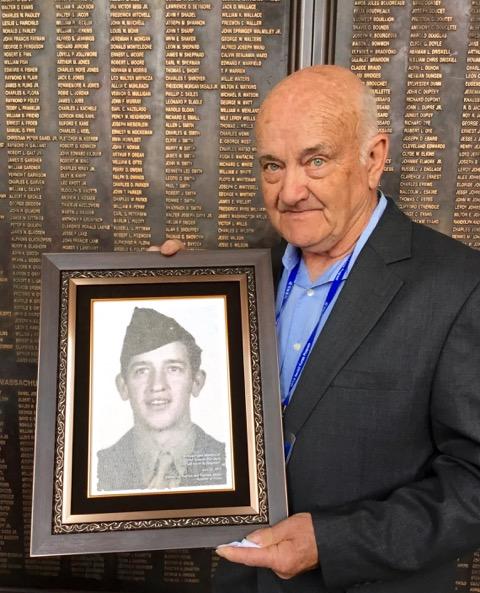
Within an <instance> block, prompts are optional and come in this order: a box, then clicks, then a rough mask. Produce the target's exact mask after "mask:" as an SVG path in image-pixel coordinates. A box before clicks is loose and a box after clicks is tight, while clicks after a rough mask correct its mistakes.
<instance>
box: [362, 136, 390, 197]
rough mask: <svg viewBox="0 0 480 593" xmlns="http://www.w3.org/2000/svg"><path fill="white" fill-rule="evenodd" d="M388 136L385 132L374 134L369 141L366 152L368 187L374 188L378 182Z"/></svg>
mask: <svg viewBox="0 0 480 593" xmlns="http://www.w3.org/2000/svg"><path fill="white" fill-rule="evenodd" d="M388 146H389V138H388V135H387V134H383V133H379V134H376V135H375V136H374V137H373V138H372V139H371V140H370V143H369V147H368V152H367V171H368V173H367V175H368V187H369V188H370V189H376V188H377V187H378V184H379V183H380V177H381V176H382V173H383V169H384V167H385V161H386V160H387V156H388Z"/></svg>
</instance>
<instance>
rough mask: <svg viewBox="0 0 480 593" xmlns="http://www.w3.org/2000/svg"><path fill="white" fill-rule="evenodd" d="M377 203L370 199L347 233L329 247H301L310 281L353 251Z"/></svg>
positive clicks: (375, 200)
mask: <svg viewBox="0 0 480 593" xmlns="http://www.w3.org/2000/svg"><path fill="white" fill-rule="evenodd" d="M377 204H378V200H377V199H376V198H375V199H374V200H372V201H371V202H370V204H369V206H368V207H367V208H366V209H365V211H363V212H362V213H360V215H359V216H358V218H357V219H356V220H355V221H354V223H353V224H352V225H351V226H350V228H349V229H348V231H347V233H346V234H345V235H344V236H343V237H342V238H341V239H340V240H339V241H337V242H336V243H335V244H334V245H333V246H332V247H330V248H329V249H326V250H325V251H319V252H316V251H309V250H308V249H305V250H303V249H302V257H303V261H304V263H305V266H306V268H307V271H308V276H309V278H310V280H311V281H312V282H313V281H315V280H316V279H317V278H319V277H320V276H321V275H322V274H323V273H324V272H325V271H326V270H328V268H330V266H332V265H333V264H334V263H335V262H337V261H340V260H342V259H343V258H344V257H345V256H346V255H348V254H349V253H351V252H352V251H353V249H354V248H355V245H356V243H357V241H358V239H359V237H360V235H361V234H362V233H363V231H364V230H365V228H366V226H367V225H368V223H369V221H370V218H371V217H372V214H373V211H374V210H375V208H376V206H377Z"/></svg>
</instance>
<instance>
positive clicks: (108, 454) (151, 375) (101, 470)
mask: <svg viewBox="0 0 480 593" xmlns="http://www.w3.org/2000/svg"><path fill="white" fill-rule="evenodd" d="M201 352H202V351H201V349H200V348H199V346H198V345H197V343H196V342H195V339H194V337H193V336H192V335H191V334H190V333H189V332H188V331H187V330H186V329H185V328H183V327H182V326H181V325H180V324H179V323H177V321H175V319H172V318H171V317H167V316H166V315H163V314H162V313H160V312H158V311H156V310H154V309H149V308H145V307H135V310H134V311H133V314H132V318H131V320H130V324H129V325H128V327H127V331H126V333H125V338H124V341H123V347H122V352H121V355H120V366H121V371H120V373H119V374H118V376H117V380H116V383H117V389H118V392H119V394H120V396H121V398H122V399H123V400H125V401H129V403H130V406H131V408H132V412H133V420H134V426H133V428H132V429H131V430H129V431H128V432H127V433H126V434H125V435H124V436H123V437H121V439H120V440H119V441H118V442H117V443H115V444H113V445H112V446H111V447H109V448H108V449H103V450H101V451H99V452H98V489H99V490H101V491H109V492H110V491H124V490H139V489H141V490H143V489H153V490H164V489H169V488H177V487H181V486H187V487H192V486H214V485H216V486H222V485H225V482H226V468H225V445H224V444H223V443H220V442H219V441H217V440H215V439H214V438H213V437H211V436H210V435H208V434H206V433H205V432H204V431H203V430H202V429H201V428H200V427H199V426H197V425H196V424H194V423H193V422H192V421H191V418H190V398H191V397H192V396H193V397H197V396H198V395H199V394H200V391H201V390H202V387H203V385H204V383H205V372H204V371H203V370H202V369H201V368H200V364H201Z"/></svg>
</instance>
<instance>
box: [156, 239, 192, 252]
mask: <svg viewBox="0 0 480 593" xmlns="http://www.w3.org/2000/svg"><path fill="white" fill-rule="evenodd" d="M183 249H185V245H184V243H182V241H180V240H179V239H167V240H166V241H165V242H163V243H162V244H161V245H151V246H150V247H149V248H148V249H147V251H160V253H161V254H162V255H168V256H170V255H175V254H176V253H178V252H179V251H182V250H183Z"/></svg>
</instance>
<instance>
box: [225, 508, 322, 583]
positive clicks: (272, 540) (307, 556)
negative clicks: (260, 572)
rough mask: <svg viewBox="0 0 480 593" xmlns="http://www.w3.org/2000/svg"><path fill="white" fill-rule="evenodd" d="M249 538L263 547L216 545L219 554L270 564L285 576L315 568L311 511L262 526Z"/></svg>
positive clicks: (233, 560) (230, 557) (279, 574)
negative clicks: (262, 527)
mask: <svg viewBox="0 0 480 593" xmlns="http://www.w3.org/2000/svg"><path fill="white" fill-rule="evenodd" d="M247 539H248V540H249V541H251V542H254V543H256V544H258V545H259V546H260V548H233V547H230V546H227V547H224V548H217V554H218V555H219V556H222V558H226V559H227V560H230V561H231V562H239V563H241V564H246V565H247V566H258V567H261V568H270V569H271V570H273V572H274V573H275V574H276V575H277V576H279V577H280V578H282V579H291V578H292V577H294V576H296V575H298V574H300V573H302V572H306V571H307V570H312V569H313V568H316V567H317V566H318V563H319V559H318V550H317V542H316V541H315V533H314V530H313V522H312V516H311V515H310V513H298V514H296V515H292V516H291V517H289V518H288V519H285V520H284V521H280V523H277V524H276V525H274V526H273V527H267V528H266V529H259V530H258V531H254V532H253V533H251V534H250V535H249V536H248V537H247Z"/></svg>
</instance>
